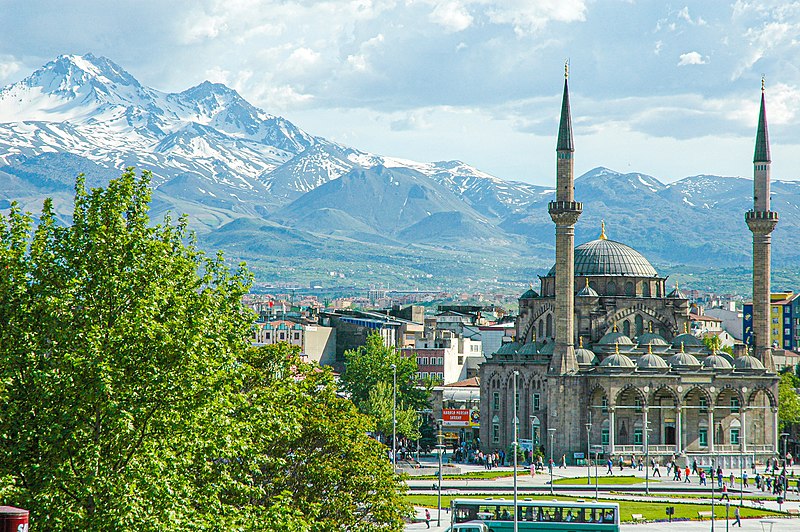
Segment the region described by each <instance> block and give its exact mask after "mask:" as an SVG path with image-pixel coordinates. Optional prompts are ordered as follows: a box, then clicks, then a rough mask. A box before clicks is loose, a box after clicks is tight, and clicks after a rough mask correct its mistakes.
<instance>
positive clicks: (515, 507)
mask: <svg viewBox="0 0 800 532" xmlns="http://www.w3.org/2000/svg"><path fill="white" fill-rule="evenodd" d="M517 377H519V371H517V370H514V445H513V446H512V452H513V453H514V532H517V530H518V529H519V528H518V527H519V522H518V515H517V432H518V431H517V424H518V423H519V418H518V417H517V408H518V405H517Z"/></svg>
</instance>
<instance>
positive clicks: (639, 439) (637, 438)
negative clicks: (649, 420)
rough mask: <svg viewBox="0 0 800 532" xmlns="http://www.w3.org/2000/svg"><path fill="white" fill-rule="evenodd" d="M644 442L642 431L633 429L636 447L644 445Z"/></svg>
mask: <svg viewBox="0 0 800 532" xmlns="http://www.w3.org/2000/svg"><path fill="white" fill-rule="evenodd" d="M643 443H644V440H642V429H633V444H634V445H642V444H643Z"/></svg>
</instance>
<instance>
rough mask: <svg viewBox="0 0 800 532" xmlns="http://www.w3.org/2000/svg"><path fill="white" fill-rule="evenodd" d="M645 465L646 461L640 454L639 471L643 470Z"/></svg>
mask: <svg viewBox="0 0 800 532" xmlns="http://www.w3.org/2000/svg"><path fill="white" fill-rule="evenodd" d="M643 466H644V462H643V461H642V457H641V456H640V457H639V471H641V470H642V467H643Z"/></svg>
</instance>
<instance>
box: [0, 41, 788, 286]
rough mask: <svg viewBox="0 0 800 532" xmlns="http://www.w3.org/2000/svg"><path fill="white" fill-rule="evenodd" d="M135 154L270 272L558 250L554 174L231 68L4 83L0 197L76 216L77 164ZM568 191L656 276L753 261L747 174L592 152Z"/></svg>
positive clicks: (501, 262)
mask: <svg viewBox="0 0 800 532" xmlns="http://www.w3.org/2000/svg"><path fill="white" fill-rule="evenodd" d="M508 156H509V157H514V156H515V154H513V153H510V154H508ZM128 166H134V167H136V168H138V169H146V170H150V171H151V172H152V174H153V181H152V186H153V189H154V193H153V203H152V213H151V214H152V216H153V217H154V218H155V219H158V218H160V217H161V216H163V214H165V213H167V212H172V213H186V214H188V215H189V218H190V224H191V227H192V228H193V229H194V230H195V231H196V232H197V234H198V237H199V241H200V243H201V244H202V245H203V246H205V247H207V248H208V249H209V250H212V249H218V248H221V249H223V250H225V251H226V253H227V256H228V257H230V258H231V259H232V260H246V261H247V262H248V265H249V266H250V268H251V269H252V270H253V271H254V272H255V273H256V277H257V279H258V280H260V281H264V282H275V281H282V282H287V281H292V280H294V281H298V282H303V281H307V280H309V279H319V278H321V277H329V276H334V277H336V278H337V282H339V281H338V280H340V279H341V277H342V276H344V277H345V278H350V281H349V282H350V283H351V284H353V283H355V284H361V285H362V286H365V285H369V284H388V283H391V284H393V285H395V286H397V285H403V286H410V287H430V286H453V287H456V286H461V287H475V288H478V287H484V288H489V287H491V286H493V285H494V284H495V283H497V282H503V281H510V282H513V283H521V282H527V281H529V280H532V279H534V278H535V277H536V275H537V274H541V273H543V272H544V271H546V270H547V269H548V268H549V266H550V264H551V263H552V260H553V248H554V230H553V224H552V222H551V221H550V218H549V216H548V214H547V202H548V201H550V200H551V199H552V198H553V194H554V191H553V189H552V188H549V187H542V186H537V185H532V184H528V183H523V182H518V181H506V180H502V179H499V178H497V177H494V176H492V175H489V174H487V173H485V172H481V171H480V170H478V169H476V168H474V167H472V166H470V165H468V164H465V163H463V162H460V161H439V162H430V163H421V162H415V161H409V160H403V159H398V158H394V157H389V156H383V155H377V154H372V153H367V152H364V151H361V150H358V149H357V148H354V147H349V146H343V145H341V144H338V143H336V142H332V141H330V140H327V139H324V138H322V137H318V136H315V135H312V134H310V133H307V132H305V131H303V130H302V129H300V128H299V127H297V126H296V125H294V124H292V123H291V122H290V121H288V120H286V119H285V118H282V117H279V116H275V115H271V114H268V113H266V112H264V111H262V110H261V109H258V108H257V107H255V106H253V105H251V104H250V103H248V102H247V101H246V100H245V99H244V98H242V97H241V96H240V95H239V94H238V93H237V92H236V91H234V90H233V89H230V88H228V87H226V86H224V85H221V84H217V83H209V82H204V83H201V84H199V85H197V86H195V87H191V88H189V89H187V90H185V91H183V92H179V93H165V92H161V91H158V90H155V89H152V88H149V87H145V86H143V85H142V84H141V83H139V81H137V80H136V79H135V78H134V77H133V76H132V75H131V74H130V73H128V72H126V71H125V70H124V69H123V68H121V67H120V66H119V65H117V64H115V63H114V62H112V61H110V60H108V59H106V58H104V57H95V56H93V55H91V54H86V55H83V56H77V55H63V56H59V57H58V58H56V59H55V60H54V61H51V62H50V63H47V64H46V65H44V66H43V67H42V68H41V69H39V70H37V71H35V72H34V73H32V74H31V75H30V76H28V77H26V78H25V79H23V80H21V81H19V82H17V83H14V84H12V85H9V86H7V87H5V88H3V89H2V90H0V207H2V208H7V207H8V205H9V202H10V201H18V202H19V203H20V204H21V205H22V206H23V207H24V208H25V209H26V210H29V211H31V212H34V213H36V212H37V211H38V210H39V209H40V207H41V201H42V199H43V198H44V197H45V196H50V197H53V198H54V200H55V207H56V210H57V212H58V214H59V216H60V218H61V220H62V222H63V223H69V222H70V214H71V212H70V209H71V199H72V186H73V183H74V178H75V176H76V175H77V174H78V173H84V174H85V175H86V176H87V182H88V184H89V185H90V186H101V185H103V184H104V183H107V182H108V180H109V179H111V178H112V177H115V176H117V175H119V174H120V171H121V169H123V168H125V167H128ZM746 170H747V169H743V171H746ZM772 193H773V209H774V210H777V211H779V212H780V215H781V222H780V224H779V225H778V229H777V230H776V231H775V233H774V238H773V241H774V245H773V260H774V264H775V265H776V267H777V268H778V269H780V268H784V269H787V270H789V271H794V270H796V269H797V268H793V265H795V264H797V262H798V259H799V258H800V251H798V250H800V246H799V245H798V244H800V183H798V182H793V181H779V180H778V181H773V185H772ZM575 194H576V198H577V199H578V200H580V201H583V203H584V213H583V215H582V216H581V219H580V221H579V222H578V225H577V226H576V242H577V243H581V242H584V241H587V240H591V239H594V238H596V237H597V235H598V234H599V227H600V221H601V219H602V220H605V222H606V227H607V233H608V235H609V238H611V239H613V240H618V241H620V242H623V243H625V244H628V245H630V246H632V247H634V248H635V249H637V250H638V251H640V252H642V253H643V254H644V255H645V256H646V257H647V258H648V259H650V260H651V262H653V263H654V265H656V266H657V268H659V271H660V272H661V273H662V274H663V275H672V274H681V273H687V272H703V271H706V270H708V269H717V270H719V269H730V271H731V272H733V273H732V275H735V276H742V272H744V271H746V269H747V268H748V265H749V262H750V251H751V248H750V242H751V240H750V233H749V231H748V230H747V226H746V225H745V223H744V212H745V211H746V210H747V209H748V208H750V207H751V205H752V180H749V179H745V178H740V177H721V176H711V175H699V176H692V177H687V178H684V179H682V180H680V181H677V182H674V183H670V184H664V183H662V182H661V181H659V180H658V179H656V178H654V177H651V176H647V175H643V174H639V173H619V172H615V171H612V170H609V169H607V168H602V167H599V168H595V169H594V170H591V171H590V172H588V173H586V174H584V175H582V176H580V177H579V178H578V179H576V182H575ZM797 280H800V279H795V281H797ZM745 284H746V283H745Z"/></svg>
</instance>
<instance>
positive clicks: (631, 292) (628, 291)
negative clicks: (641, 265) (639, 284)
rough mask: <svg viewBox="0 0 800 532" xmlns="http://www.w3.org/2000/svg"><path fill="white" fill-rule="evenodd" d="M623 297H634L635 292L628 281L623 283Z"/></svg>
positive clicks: (631, 283)
mask: <svg viewBox="0 0 800 532" xmlns="http://www.w3.org/2000/svg"><path fill="white" fill-rule="evenodd" d="M625 295H626V296H629V297H633V296H635V295H636V290H635V288H634V286H633V282H631V281H628V282H627V283H625Z"/></svg>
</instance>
